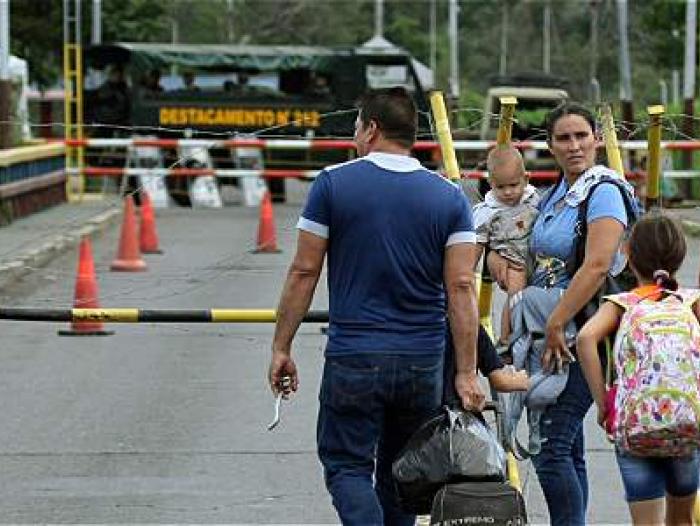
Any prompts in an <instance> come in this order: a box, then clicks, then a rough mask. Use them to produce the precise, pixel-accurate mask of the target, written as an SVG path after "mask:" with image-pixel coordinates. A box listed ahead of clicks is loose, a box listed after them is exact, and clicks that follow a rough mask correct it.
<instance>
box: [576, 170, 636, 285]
mask: <svg viewBox="0 0 700 526" xmlns="http://www.w3.org/2000/svg"><path fill="white" fill-rule="evenodd" d="M606 183H610V184H613V185H615V187H616V188H617V189H618V191H619V192H620V196H621V197H622V202H623V203H624V205H625V214H627V224H628V226H630V225H631V224H632V223H634V222H635V221H636V220H637V219H638V218H639V207H638V206H635V203H633V197H632V196H631V195H630V194H629V192H628V191H627V189H626V188H625V187H624V186H623V185H622V183H621V182H620V181H618V180H617V179H614V178H613V177H604V178H602V179H601V180H600V181H598V182H597V183H595V184H594V185H593V186H592V187H591V189H590V190H589V191H588V195H587V196H586V197H585V199H584V200H583V201H581V203H579V205H578V215H577V217H576V225H575V226H574V235H575V238H574V250H573V252H572V254H573V256H574V257H572V258H570V259H569V262H568V264H567V270H568V271H569V275H571V276H573V275H574V273H575V272H576V270H577V269H578V268H579V267H580V266H581V265H582V264H583V259H584V257H585V256H586V236H587V235H588V221H587V220H586V218H587V217H588V202H589V201H590V200H591V197H592V196H593V192H595V190H596V188H598V187H599V186H600V185H602V184H606Z"/></svg>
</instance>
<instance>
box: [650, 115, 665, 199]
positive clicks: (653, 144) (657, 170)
mask: <svg viewBox="0 0 700 526" xmlns="http://www.w3.org/2000/svg"><path fill="white" fill-rule="evenodd" d="M664 111H665V109H664V107H663V106H660V105H659V106H649V107H648V108H647V113H648V114H649V118H650V123H649V132H648V135H647V141H648V152H649V153H648V157H649V159H648V164H647V201H646V208H647V210H649V209H651V208H653V207H660V206H661V117H662V116H663V114H664Z"/></svg>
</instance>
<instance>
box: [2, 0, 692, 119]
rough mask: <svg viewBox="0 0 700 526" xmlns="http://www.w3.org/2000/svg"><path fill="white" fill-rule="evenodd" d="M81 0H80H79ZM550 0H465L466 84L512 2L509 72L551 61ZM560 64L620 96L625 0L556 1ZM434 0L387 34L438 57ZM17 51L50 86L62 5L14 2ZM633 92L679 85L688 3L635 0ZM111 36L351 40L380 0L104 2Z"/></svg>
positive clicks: (577, 84) (367, 33)
mask: <svg viewBox="0 0 700 526" xmlns="http://www.w3.org/2000/svg"><path fill="white" fill-rule="evenodd" d="M71 1H72V0H71ZM436 2H437V4H436V6H437V30H438V31H437V71H436V78H437V80H438V83H439V84H440V85H441V86H442V87H445V86H446V81H447V75H448V71H449V40H448V36H447V12H448V2H447V0H436ZM91 4H92V3H91V2H90V0H82V7H83V11H82V20H83V27H82V39H83V43H87V42H89V39H90V24H91V19H90V15H91V8H92V5H91ZM592 4H596V5H597V9H598V14H599V16H598V35H599V44H598V49H597V53H596V54H595V57H594V50H593V48H592V46H591V43H590V34H591V19H592V17H591V13H592V9H593V7H592ZM544 5H545V0H489V1H483V0H460V1H459V6H460V14H459V27H460V33H459V56H460V71H461V83H462V87H463V90H464V91H467V90H469V91H473V92H476V93H483V92H485V90H486V87H487V85H488V81H489V77H491V76H492V75H494V74H496V73H498V68H499V57H500V42H501V31H502V27H501V17H502V12H503V9H504V6H505V7H507V9H508V15H509V21H510V23H509V26H508V28H507V35H508V54H507V59H508V70H509V72H516V71H538V70H541V68H542V46H543V27H542V26H543V23H542V22H543V12H544ZM550 5H551V9H552V11H551V12H552V27H551V70H552V73H554V74H557V75H562V76H565V77H568V78H569V79H570V81H571V82H572V86H573V92H574V95H575V96H576V97H578V98H582V99H585V98H587V97H588V96H589V94H590V91H589V85H590V78H589V77H590V71H591V68H592V63H591V61H592V60H594V59H595V70H596V76H597V79H598V81H599V83H600V86H601V91H602V95H603V98H604V99H606V100H616V99H617V98H618V93H619V80H618V79H619V68H618V62H619V61H618V43H619V39H618V28H617V11H616V2H615V0H596V1H595V2H591V0H576V1H574V0H558V1H551V2H550ZM430 6H431V4H430V0H385V8H384V9H385V31H384V34H385V36H386V38H388V39H389V40H391V41H392V42H394V43H395V44H397V45H399V46H402V47H404V48H405V49H407V50H408V51H410V52H411V53H412V54H413V55H414V56H415V57H416V58H418V59H419V60H421V61H423V62H425V63H429V61H430V56H429V55H430V35H429V20H430V9H431V7H430ZM10 7H11V18H10V27H11V37H12V48H11V49H12V52H13V53H15V54H17V55H20V56H22V57H23V58H26V59H27V60H28V62H29V66H30V73H31V77H32V80H33V81H35V82H37V83H38V84H39V85H42V86H47V85H50V84H52V83H54V82H55V81H56V80H57V79H59V78H60V76H61V67H62V62H61V55H62V45H63V13H62V11H63V2H62V1H61V0H11V1H10ZM628 9H629V40H630V52H631V56H632V76H633V92H634V95H635V101H636V103H637V105H638V106H643V105H645V104H648V103H651V102H656V101H658V99H659V93H660V84H659V81H660V80H664V81H665V82H666V83H667V84H668V85H669V86H670V79H671V72H672V70H673V69H680V70H681V71H682V68H683V49H684V38H685V2H684V1H682V0H645V1H644V2H629V3H628ZM102 10H103V11H102V16H103V21H102V28H103V29H102V34H103V40H104V41H105V42H108V41H146V42H147V41H151V42H156V41H157V42H170V41H173V40H177V41H178V42H182V43H255V44H308V45H326V46H352V45H358V44H361V43H362V42H364V41H366V40H368V39H369V38H370V37H371V36H372V35H373V33H374V0H169V1H167V2H165V1H163V0H102Z"/></svg>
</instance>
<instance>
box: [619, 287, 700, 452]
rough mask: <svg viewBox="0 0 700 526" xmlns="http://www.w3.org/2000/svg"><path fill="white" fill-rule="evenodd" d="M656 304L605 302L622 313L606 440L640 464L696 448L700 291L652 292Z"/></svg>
mask: <svg viewBox="0 0 700 526" xmlns="http://www.w3.org/2000/svg"><path fill="white" fill-rule="evenodd" d="M659 293H660V294H661V295H662V296H661V299H659V300H658V301H655V300H654V299H651V298H650V296H643V297H640V296H638V295H637V294H635V293H633V292H625V293H621V294H615V295H612V296H608V297H606V299H607V300H609V301H612V302H613V303H615V304H617V305H619V306H620V307H622V308H623V309H625V312H624V314H623V315H622V319H621V320H620V326H619V329H618V331H617V336H616V338H615V344H614V348H613V356H612V358H613V361H614V368H615V372H616V378H617V380H616V382H615V385H613V386H612V388H611V389H610V390H609V392H608V400H609V402H610V403H611V404H612V407H610V408H609V410H608V421H607V424H608V427H607V429H608V433H609V436H610V438H611V439H612V440H613V441H614V442H615V444H616V445H617V446H618V447H619V448H620V449H621V450H623V451H626V452H628V453H630V454H632V455H636V456H642V457H680V456H687V455H689V454H691V453H692V452H693V451H695V450H696V449H698V447H700V323H698V320H697V318H696V317H695V313H694V312H693V310H692V305H693V303H695V301H697V300H698V298H700V291H698V290H688V289H681V290H678V291H670V290H664V289H655V291H654V293H653V294H652V295H656V294H659Z"/></svg>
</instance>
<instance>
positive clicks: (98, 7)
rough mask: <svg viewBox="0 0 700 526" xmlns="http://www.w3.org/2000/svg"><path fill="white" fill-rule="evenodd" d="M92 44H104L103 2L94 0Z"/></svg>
mask: <svg viewBox="0 0 700 526" xmlns="http://www.w3.org/2000/svg"><path fill="white" fill-rule="evenodd" d="M91 42H92V44H93V45H95V44H101V43H102V0H92V40H91Z"/></svg>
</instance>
